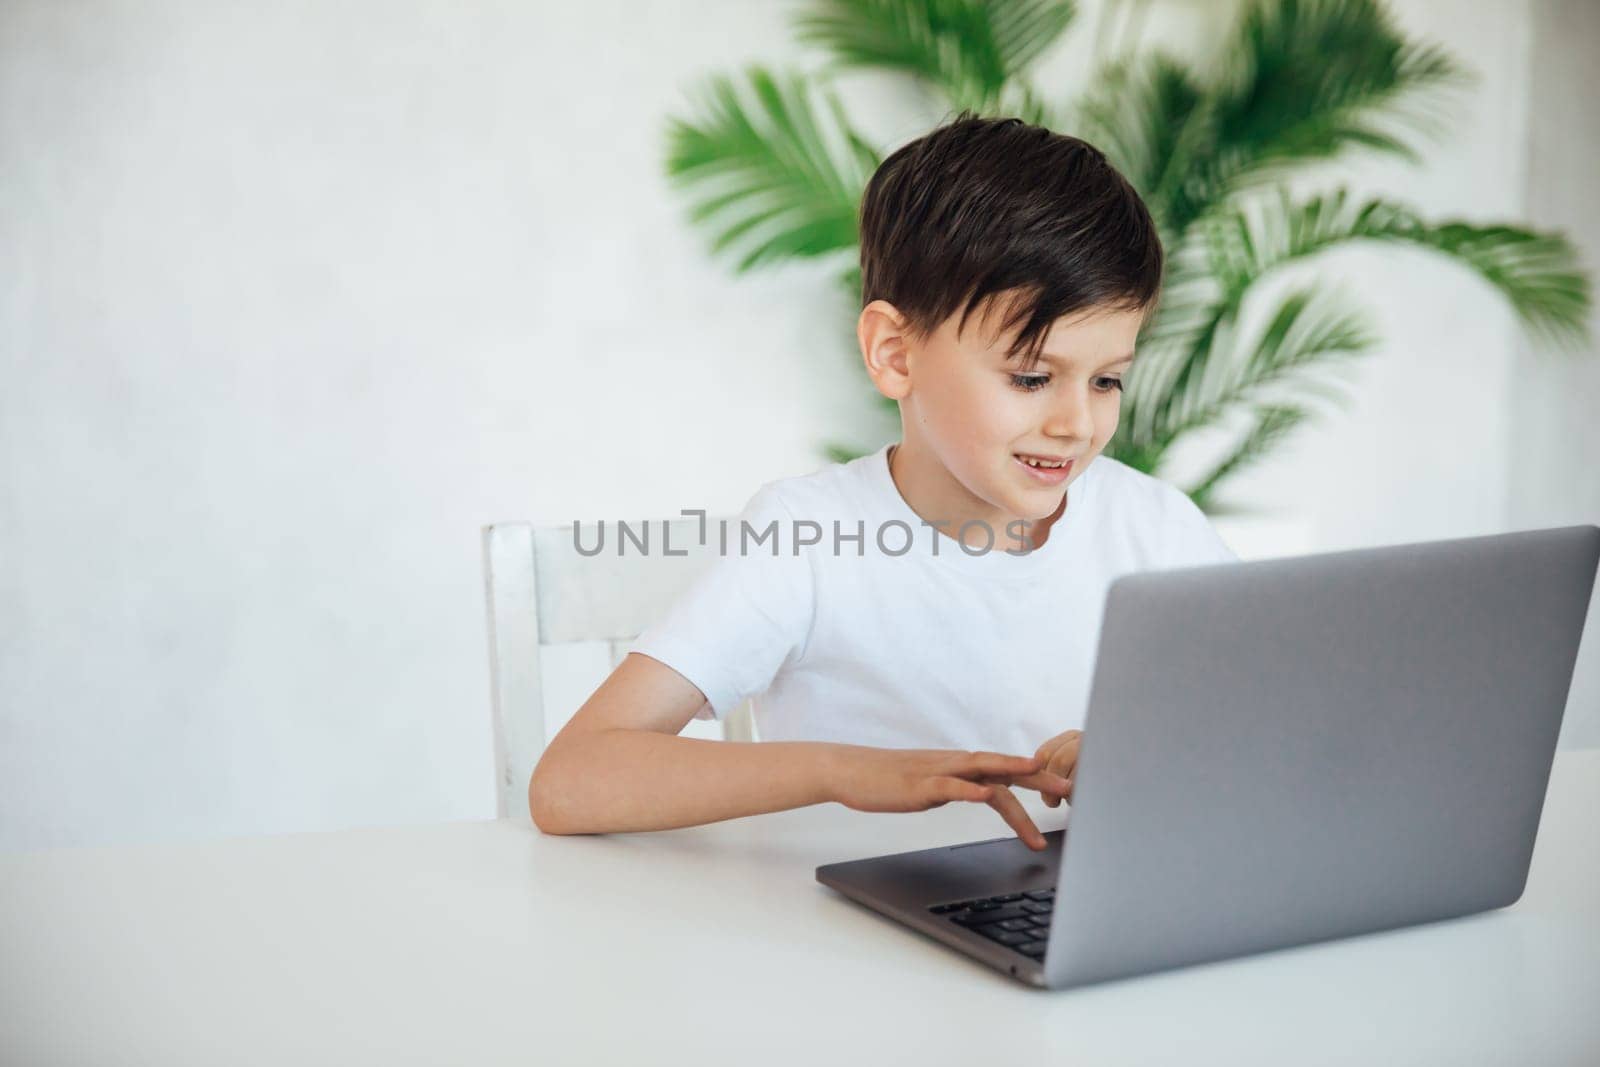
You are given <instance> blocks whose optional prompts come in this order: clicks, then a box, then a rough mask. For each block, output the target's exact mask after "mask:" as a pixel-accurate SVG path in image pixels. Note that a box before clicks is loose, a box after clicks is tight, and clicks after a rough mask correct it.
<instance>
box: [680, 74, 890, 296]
mask: <svg viewBox="0 0 1600 1067" xmlns="http://www.w3.org/2000/svg"><path fill="white" fill-rule="evenodd" d="M746 85H747V92H746V93H745V94H741V91H740V87H739V86H736V85H735V83H734V82H733V80H732V79H730V78H728V77H725V76H716V77H713V78H712V79H711V80H710V81H709V83H708V85H707V86H706V87H705V89H704V92H703V95H702V98H701V101H700V110H701V116H700V117H699V119H698V120H697V121H691V120H685V119H676V118H675V119H672V120H670V123H669V126H668V131H667V174H668V176H669V177H670V178H671V179H673V181H674V182H676V183H677V184H678V185H680V186H683V187H687V188H691V189H693V190H694V193H695V194H696V195H695V199H694V202H693V205H692V207H691V210H690V212H689V216H690V218H691V219H692V220H693V221H694V222H696V223H701V224H704V225H706V226H708V227H710V228H711V229H712V230H713V231H714V237H713V240H712V243H711V250H712V252H713V253H719V252H723V251H724V250H728V249H732V248H734V246H738V250H739V253H740V258H739V260H738V262H737V266H736V269H737V270H738V271H745V270H749V269H750V268H752V267H754V266H757V265H759V264H762V263H767V262H771V261H774V260H781V259H784V258H788V257H799V256H819V255H824V254H827V253H831V252H836V251H840V250H844V249H849V248H853V247H854V246H855V245H856V243H857V241H858V240H859V237H860V235H859V233H858V231H857V217H856V212H857V207H858V205H859V204H860V202H861V193H862V190H863V189H864V188H865V187H866V181H867V178H868V177H869V176H870V175H871V173H872V171H873V170H874V169H876V167H877V165H878V157H877V153H876V152H875V151H874V150H873V149H872V148H871V146H870V145H869V144H868V143H867V142H866V141H865V139H864V138H862V137H861V136H860V135H859V134H858V133H856V132H855V131H854V130H853V129H851V127H850V124H849V122H848V120H847V119H846V118H845V114H844V110H843V108H842V107H841V106H840V104H839V101H838V99H837V97H836V96H835V95H834V94H833V93H832V92H831V91H830V90H828V89H826V88H812V87H811V86H810V85H809V84H808V83H807V81H806V80H805V78H804V77H802V76H799V75H789V76H786V77H785V76H780V75H775V74H773V73H772V72H770V71H768V70H766V69H765V68H762V67H759V66H752V67H750V68H748V69H747V71H746ZM746 96H749V97H750V98H751V99H750V100H749V101H748V102H747V100H746Z"/></svg>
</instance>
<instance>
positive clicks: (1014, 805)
mask: <svg viewBox="0 0 1600 1067" xmlns="http://www.w3.org/2000/svg"><path fill="white" fill-rule="evenodd" d="M843 748H844V752H843V754H842V757H841V759H840V760H839V761H838V763H837V764H836V765H835V767H834V769H833V773H832V774H831V776H830V777H831V784H830V788H829V793H830V798H831V799H833V800H837V801H838V802H839V803H841V804H843V805H844V806H845V807H847V808H854V809H855V810H856V811H927V810H928V809H929V808H937V807H940V806H942V805H944V804H948V803H949V802H950V801H952V800H970V801H975V802H982V803H986V804H988V805H989V806H990V807H991V808H994V809H995V810H996V811H998V812H999V813H1000V816H1001V818H1003V819H1005V821H1006V822H1007V824H1009V825H1010V826H1011V828H1012V829H1013V830H1015V831H1016V832H1017V836H1018V837H1020V838H1021V839H1022V841H1023V843H1024V844H1026V845H1027V846H1028V847H1029V848H1031V849H1033V850H1034V851H1036V852H1037V851H1039V850H1041V849H1043V848H1044V847H1045V840H1044V835H1043V834H1041V833H1040V832H1039V828H1038V827H1037V826H1035V825H1034V822H1033V819H1032V818H1031V817H1029V815H1028V812H1027V810H1026V809H1024V808H1023V806H1022V802H1021V801H1019V800H1018V799H1017V798H1016V795H1015V794H1013V793H1012V792H1011V790H1010V789H1009V788H1007V787H1008V786H1012V785H1020V786H1023V787H1025V788H1028V789H1037V790H1038V791H1039V792H1040V793H1041V794H1043V795H1044V796H1045V798H1046V799H1047V800H1048V799H1050V798H1053V797H1058V796H1065V795H1066V794H1067V790H1068V788H1069V787H1068V784H1067V781H1066V779H1065V778H1063V777H1062V776H1061V775H1059V774H1054V773H1052V772H1049V771H1046V770H1044V769H1043V768H1044V763H1045V761H1044V759H1042V758H1041V757H1039V756H1033V757H1029V756H1005V755H1001V754H1000V753H998V752H962V751H959V750H947V749H898V748H871V747H868V746H863V745H849V746H843Z"/></svg>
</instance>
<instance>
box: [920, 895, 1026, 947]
mask: <svg viewBox="0 0 1600 1067" xmlns="http://www.w3.org/2000/svg"><path fill="white" fill-rule="evenodd" d="M1055 901H1056V890H1055V886H1051V887H1050V888H1049V889H1034V890H1030V891H1029V892H1026V893H1002V894H1000V895H999V896H997V897H977V898H976V899H973V900H958V901H955V902H954V903H950V904H935V905H933V906H932V907H931V908H929V909H928V910H929V911H931V912H933V913H934V914H935V915H943V916H944V917H945V918H947V919H949V920H950V921H951V922H953V923H955V924H956V925H957V926H965V927H966V928H967V929H969V930H971V931H972V932H973V933H975V934H982V935H983V936H984V937H987V938H988V939H989V940H991V941H998V942H999V943H1000V944H1002V945H1005V946H1006V947H1007V948H1012V949H1015V950H1016V951H1018V952H1020V953H1022V954H1023V955H1024V956H1027V957H1029V958H1031V959H1036V960H1040V959H1043V958H1044V947H1045V942H1046V941H1048V940H1049V938H1050V913H1051V912H1052V911H1053V910H1054V908H1055Z"/></svg>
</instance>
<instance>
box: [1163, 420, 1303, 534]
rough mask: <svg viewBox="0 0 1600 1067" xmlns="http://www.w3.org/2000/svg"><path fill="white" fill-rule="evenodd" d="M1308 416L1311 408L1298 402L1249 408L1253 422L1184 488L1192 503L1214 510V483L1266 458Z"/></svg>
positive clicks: (1218, 483)
mask: <svg viewBox="0 0 1600 1067" xmlns="http://www.w3.org/2000/svg"><path fill="white" fill-rule="evenodd" d="M1310 417H1311V410H1310V409H1309V408H1305V407H1302V406H1300V405H1298V404H1262V405H1259V406H1258V407H1256V408H1255V409H1254V410H1253V411H1252V412H1251V418H1252V424H1251V427H1250V429H1249V431H1248V432H1246V433H1245V435H1244V437H1243V438H1242V439H1241V440H1240V441H1239V442H1238V443H1237V444H1235V445H1234V446H1233V448H1232V449H1231V450H1230V451H1229V452H1228V454H1227V455H1226V456H1225V457H1224V458H1223V459H1222V460H1221V461H1220V462H1219V463H1217V464H1216V465H1215V466H1214V467H1212V469H1211V471H1210V473H1209V474H1206V475H1204V476H1203V477H1202V478H1201V479H1200V480H1199V481H1198V482H1196V483H1195V484H1194V485H1192V486H1190V487H1189V489H1188V490H1187V492H1188V494H1189V499H1190V500H1193V501H1194V503H1195V506H1197V507H1198V508H1200V510H1202V511H1204V512H1206V513H1208V514H1210V513H1213V512H1215V511H1216V506H1215V504H1214V502H1213V497H1214V495H1215V493H1216V489H1217V486H1218V485H1220V484H1221V483H1222V482H1223V481H1225V480H1227V479H1228V478H1231V477H1232V476H1234V475H1235V474H1238V473H1239V472H1240V471H1241V470H1243V469H1244V468H1246V467H1248V466H1250V465H1251V464H1253V463H1256V462H1258V461H1260V460H1262V459H1265V458H1266V456H1267V453H1269V452H1271V451H1272V449H1273V448H1274V447H1275V446H1276V445H1277V444H1278V443H1279V442H1280V441H1281V440H1282V439H1283V438H1284V437H1286V436H1288V434H1289V431H1291V430H1293V429H1295V428H1296V427H1297V426H1299V425H1300V424H1301V423H1303V422H1305V421H1306V420H1307V419H1309V418H1310Z"/></svg>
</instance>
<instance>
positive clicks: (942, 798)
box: [929, 776, 994, 804]
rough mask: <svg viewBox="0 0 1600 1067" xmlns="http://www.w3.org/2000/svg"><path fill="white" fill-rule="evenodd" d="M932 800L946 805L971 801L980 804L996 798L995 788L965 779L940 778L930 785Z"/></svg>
mask: <svg viewBox="0 0 1600 1067" xmlns="http://www.w3.org/2000/svg"><path fill="white" fill-rule="evenodd" d="M929 785H930V787H931V792H932V794H933V797H932V799H934V800H936V801H938V802H939V803H940V804H944V803H946V802H948V801H951V800H971V801H975V802H978V803H982V802H984V801H987V800H989V799H990V798H991V797H993V796H994V787H993V786H991V785H984V784H982V783H980V782H970V781H968V780H967V779H965V778H950V777H944V776H941V777H938V778H935V779H933V781H932V782H930V783H929Z"/></svg>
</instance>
